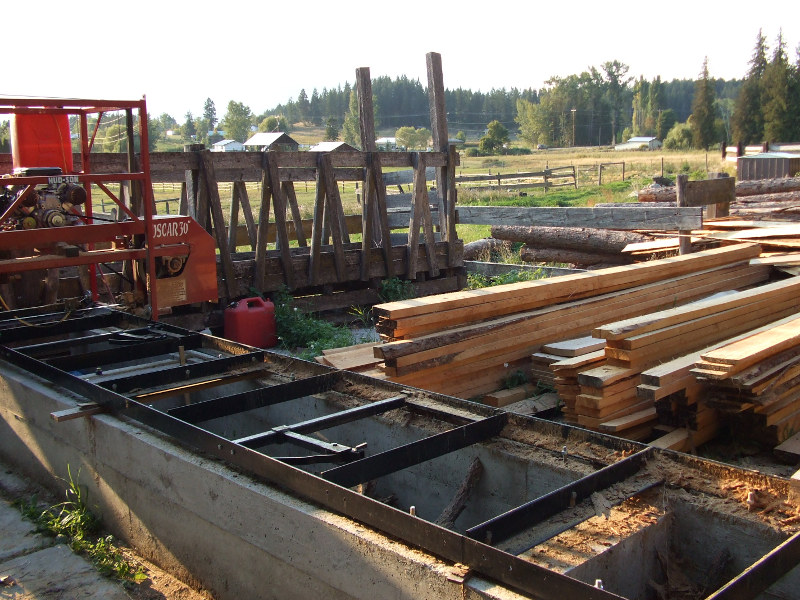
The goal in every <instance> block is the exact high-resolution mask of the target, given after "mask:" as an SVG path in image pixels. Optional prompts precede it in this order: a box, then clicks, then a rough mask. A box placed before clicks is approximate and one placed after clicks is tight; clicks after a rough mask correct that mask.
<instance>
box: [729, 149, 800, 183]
mask: <svg viewBox="0 0 800 600" xmlns="http://www.w3.org/2000/svg"><path fill="white" fill-rule="evenodd" d="M797 173H800V154H792V153H790V152H762V153H761V154H755V155H752V156H740V157H739V158H738V159H737V161H736V179H738V180H739V181H744V180H750V179H773V178H775V177H794V176H795V175H797Z"/></svg>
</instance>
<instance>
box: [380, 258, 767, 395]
mask: <svg viewBox="0 0 800 600" xmlns="http://www.w3.org/2000/svg"><path fill="white" fill-rule="evenodd" d="M759 252H760V248H759V247H758V246H757V245H751V244H742V245H736V246H728V247H726V248H720V249H715V250H709V251H705V252H699V253H696V254H691V255H684V256H678V257H672V258H668V259H662V260H656V261H651V262H648V263H639V264H635V265H630V266H624V267H614V268H610V269H604V270H601V271H594V272H587V273H580V274H576V275H569V276H565V277H559V278H556V279H551V280H538V281H531V282H521V283H516V284H509V285H505V286H497V287H495V288H484V289H480V290H468V291H463V292H454V293H451V294H442V295H439V296H433V297H427V298H417V299H413V300H406V301H401V302H393V303H387V304H383V305H377V306H376V307H375V309H374V314H375V315H376V316H377V318H378V322H377V325H376V329H377V330H378V332H379V333H381V335H382V336H384V337H385V339H386V340H387V343H384V344H381V345H378V346H376V347H375V349H374V351H375V357H376V358H379V359H381V360H382V361H383V366H382V367H381V371H382V373H383V374H384V375H385V376H386V377H388V378H390V379H392V380H395V381H398V382H400V383H406V384H409V385H415V386H417V387H424V388H425V389H429V390H432V391H438V392H443V393H448V394H452V395H456V396H460V397H467V398H472V397H475V396H477V395H480V394H484V393H487V392H489V391H493V390H495V389H498V388H499V387H502V386H501V382H502V381H503V378H504V377H505V376H507V375H508V373H512V372H514V371H513V370H516V369H523V371H524V369H526V368H528V367H529V366H530V356H531V354H533V353H534V352H537V351H539V350H540V349H541V346H542V345H544V344H547V343H550V342H554V341H559V340H564V339H569V338H574V337H578V336H582V335H587V334H588V333H589V332H590V331H591V330H592V329H593V328H595V327H598V326H600V325H602V324H604V323H607V322H609V321H610V320H618V319H627V318H632V317H635V316H637V315H640V314H642V312H651V311H655V310H663V309H665V308H668V307H671V306H675V305H676V304H684V303H686V302H690V301H692V300H697V299H699V298H702V297H705V296H707V295H709V294H712V293H715V292H717V291H720V290H724V289H732V288H737V287H740V286H743V285H748V284H753V283H756V282H757V281H760V280H763V278H764V277H765V273H766V272H767V268H766V267H763V266H761V267H751V266H750V265H749V259H750V258H754V257H755V256H757V255H758V253H759Z"/></svg>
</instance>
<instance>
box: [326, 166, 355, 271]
mask: <svg viewBox="0 0 800 600" xmlns="http://www.w3.org/2000/svg"><path fill="white" fill-rule="evenodd" d="M319 170H320V171H321V173H322V177H323V179H324V180H325V206H326V207H327V211H328V212H327V214H328V216H329V218H328V219H327V223H328V226H329V227H330V230H331V241H332V243H333V254H334V257H335V264H336V273H337V274H339V275H341V276H342V277H343V276H344V247H343V246H342V243H350V236H349V235H348V234H347V231H346V230H345V229H344V227H343V224H344V209H343V208H342V199H341V197H340V196H339V186H338V185H337V184H336V179H335V178H334V176H333V167H332V166H331V155H330V154H328V153H325V154H321V155H320V157H319Z"/></svg>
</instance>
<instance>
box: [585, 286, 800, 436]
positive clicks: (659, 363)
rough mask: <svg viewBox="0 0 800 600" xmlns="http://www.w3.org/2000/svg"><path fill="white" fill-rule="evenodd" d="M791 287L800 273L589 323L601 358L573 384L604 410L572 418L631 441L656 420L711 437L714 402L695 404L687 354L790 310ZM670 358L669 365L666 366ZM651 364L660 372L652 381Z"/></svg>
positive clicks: (794, 289)
mask: <svg viewBox="0 0 800 600" xmlns="http://www.w3.org/2000/svg"><path fill="white" fill-rule="evenodd" d="M798 293H800V279H798V278H791V279H786V280H783V281H777V282H773V283H768V284H765V285H761V286H758V287H754V288H752V289H748V290H745V291H741V292H736V293H729V294H721V295H719V296H717V297H712V298H709V299H706V300H703V301H699V302H694V303H691V304H688V305H685V306H681V307H676V308H673V309H669V310H664V311H660V312H656V313H651V314H644V315H641V316H639V317H636V318H632V319H627V320H623V321H619V322H616V323H611V324H608V325H603V326H602V327H599V328H597V329H595V331H594V335H595V336H597V337H601V338H604V339H605V340H606V348H605V358H606V364H605V365H604V366H602V367H597V368H594V369H589V370H587V371H583V372H581V373H579V374H578V383H579V384H580V386H581V392H582V394H583V395H585V396H588V397H589V398H591V399H593V400H594V402H595V404H594V406H595V407H597V408H600V409H606V412H605V413H601V414H599V415H598V414H590V415H589V416H586V415H584V414H581V412H580V411H578V424H580V425H583V426H586V427H591V428H593V429H599V430H601V431H606V432H608V433H615V434H617V435H621V436H622V437H626V438H630V439H645V438H648V437H650V436H651V434H652V431H653V428H654V426H656V425H658V424H661V425H667V426H670V427H682V428H685V429H687V430H689V431H691V432H693V434H692V435H693V436H694V438H693V440H692V441H693V443H695V445H697V444H699V443H702V442H703V441H706V440H708V439H710V438H711V437H713V435H714V434H715V432H716V428H717V425H718V420H717V418H716V413H715V412H714V410H713V407H711V406H710V405H708V404H707V403H704V402H702V403H701V402H698V400H699V398H700V391H701V386H700V384H699V383H698V382H697V381H696V380H695V379H694V376H693V374H692V373H690V372H688V370H689V368H690V367H691V365H692V364H693V363H694V361H695V360H696V359H697V358H696V356H693V355H691V353H692V352H695V351H698V350H701V351H703V352H705V351H706V350H704V349H707V348H708V347H709V345H711V344H715V343H721V342H725V341H726V340H729V339H730V338H731V337H732V336H736V335H741V334H747V333H749V332H751V331H752V330H754V329H756V328H759V327H763V326H765V325H768V324H770V323H772V322H774V321H775V320H777V319H780V318H782V317H787V316H789V315H793V314H794V313H796V312H797V303H796V298H797V295H798ZM687 355H689V356H688V357H687ZM681 357H682V358H681ZM675 359H677V362H675V363H673V367H674V369H672V368H671V367H665V364H666V365H668V364H670V363H671V362H672V361H673V360H675ZM651 370H656V371H657V372H659V373H660V374H661V375H660V377H659V378H658V379H657V380H655V379H654V377H653V373H652V372H651ZM667 373H670V374H671V375H672V376H671V377H668V376H666V375H667ZM579 397H580V396H579ZM609 411H613V412H609Z"/></svg>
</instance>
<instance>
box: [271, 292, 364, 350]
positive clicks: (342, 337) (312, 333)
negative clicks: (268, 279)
mask: <svg viewBox="0 0 800 600" xmlns="http://www.w3.org/2000/svg"><path fill="white" fill-rule="evenodd" d="M272 300H273V302H274V303H275V323H276V325H277V333H278V339H279V340H280V341H281V345H282V346H283V347H284V348H285V349H286V350H289V351H290V352H293V353H294V354H296V355H297V356H299V357H300V358H304V359H306V360H313V358H314V357H315V356H319V355H320V354H322V351H323V350H327V349H328V348H341V347H343V346H352V345H353V334H352V333H351V332H350V330H349V329H348V328H346V327H339V326H337V325H334V324H333V323H329V322H328V321H325V320H323V319H319V318H317V317H315V316H314V315H310V314H307V313H304V312H303V311H301V310H300V309H298V308H297V307H296V306H294V298H293V297H292V296H291V295H290V294H289V293H288V292H286V291H285V290H281V291H279V292H276V293H275V294H273V296H272Z"/></svg>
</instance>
